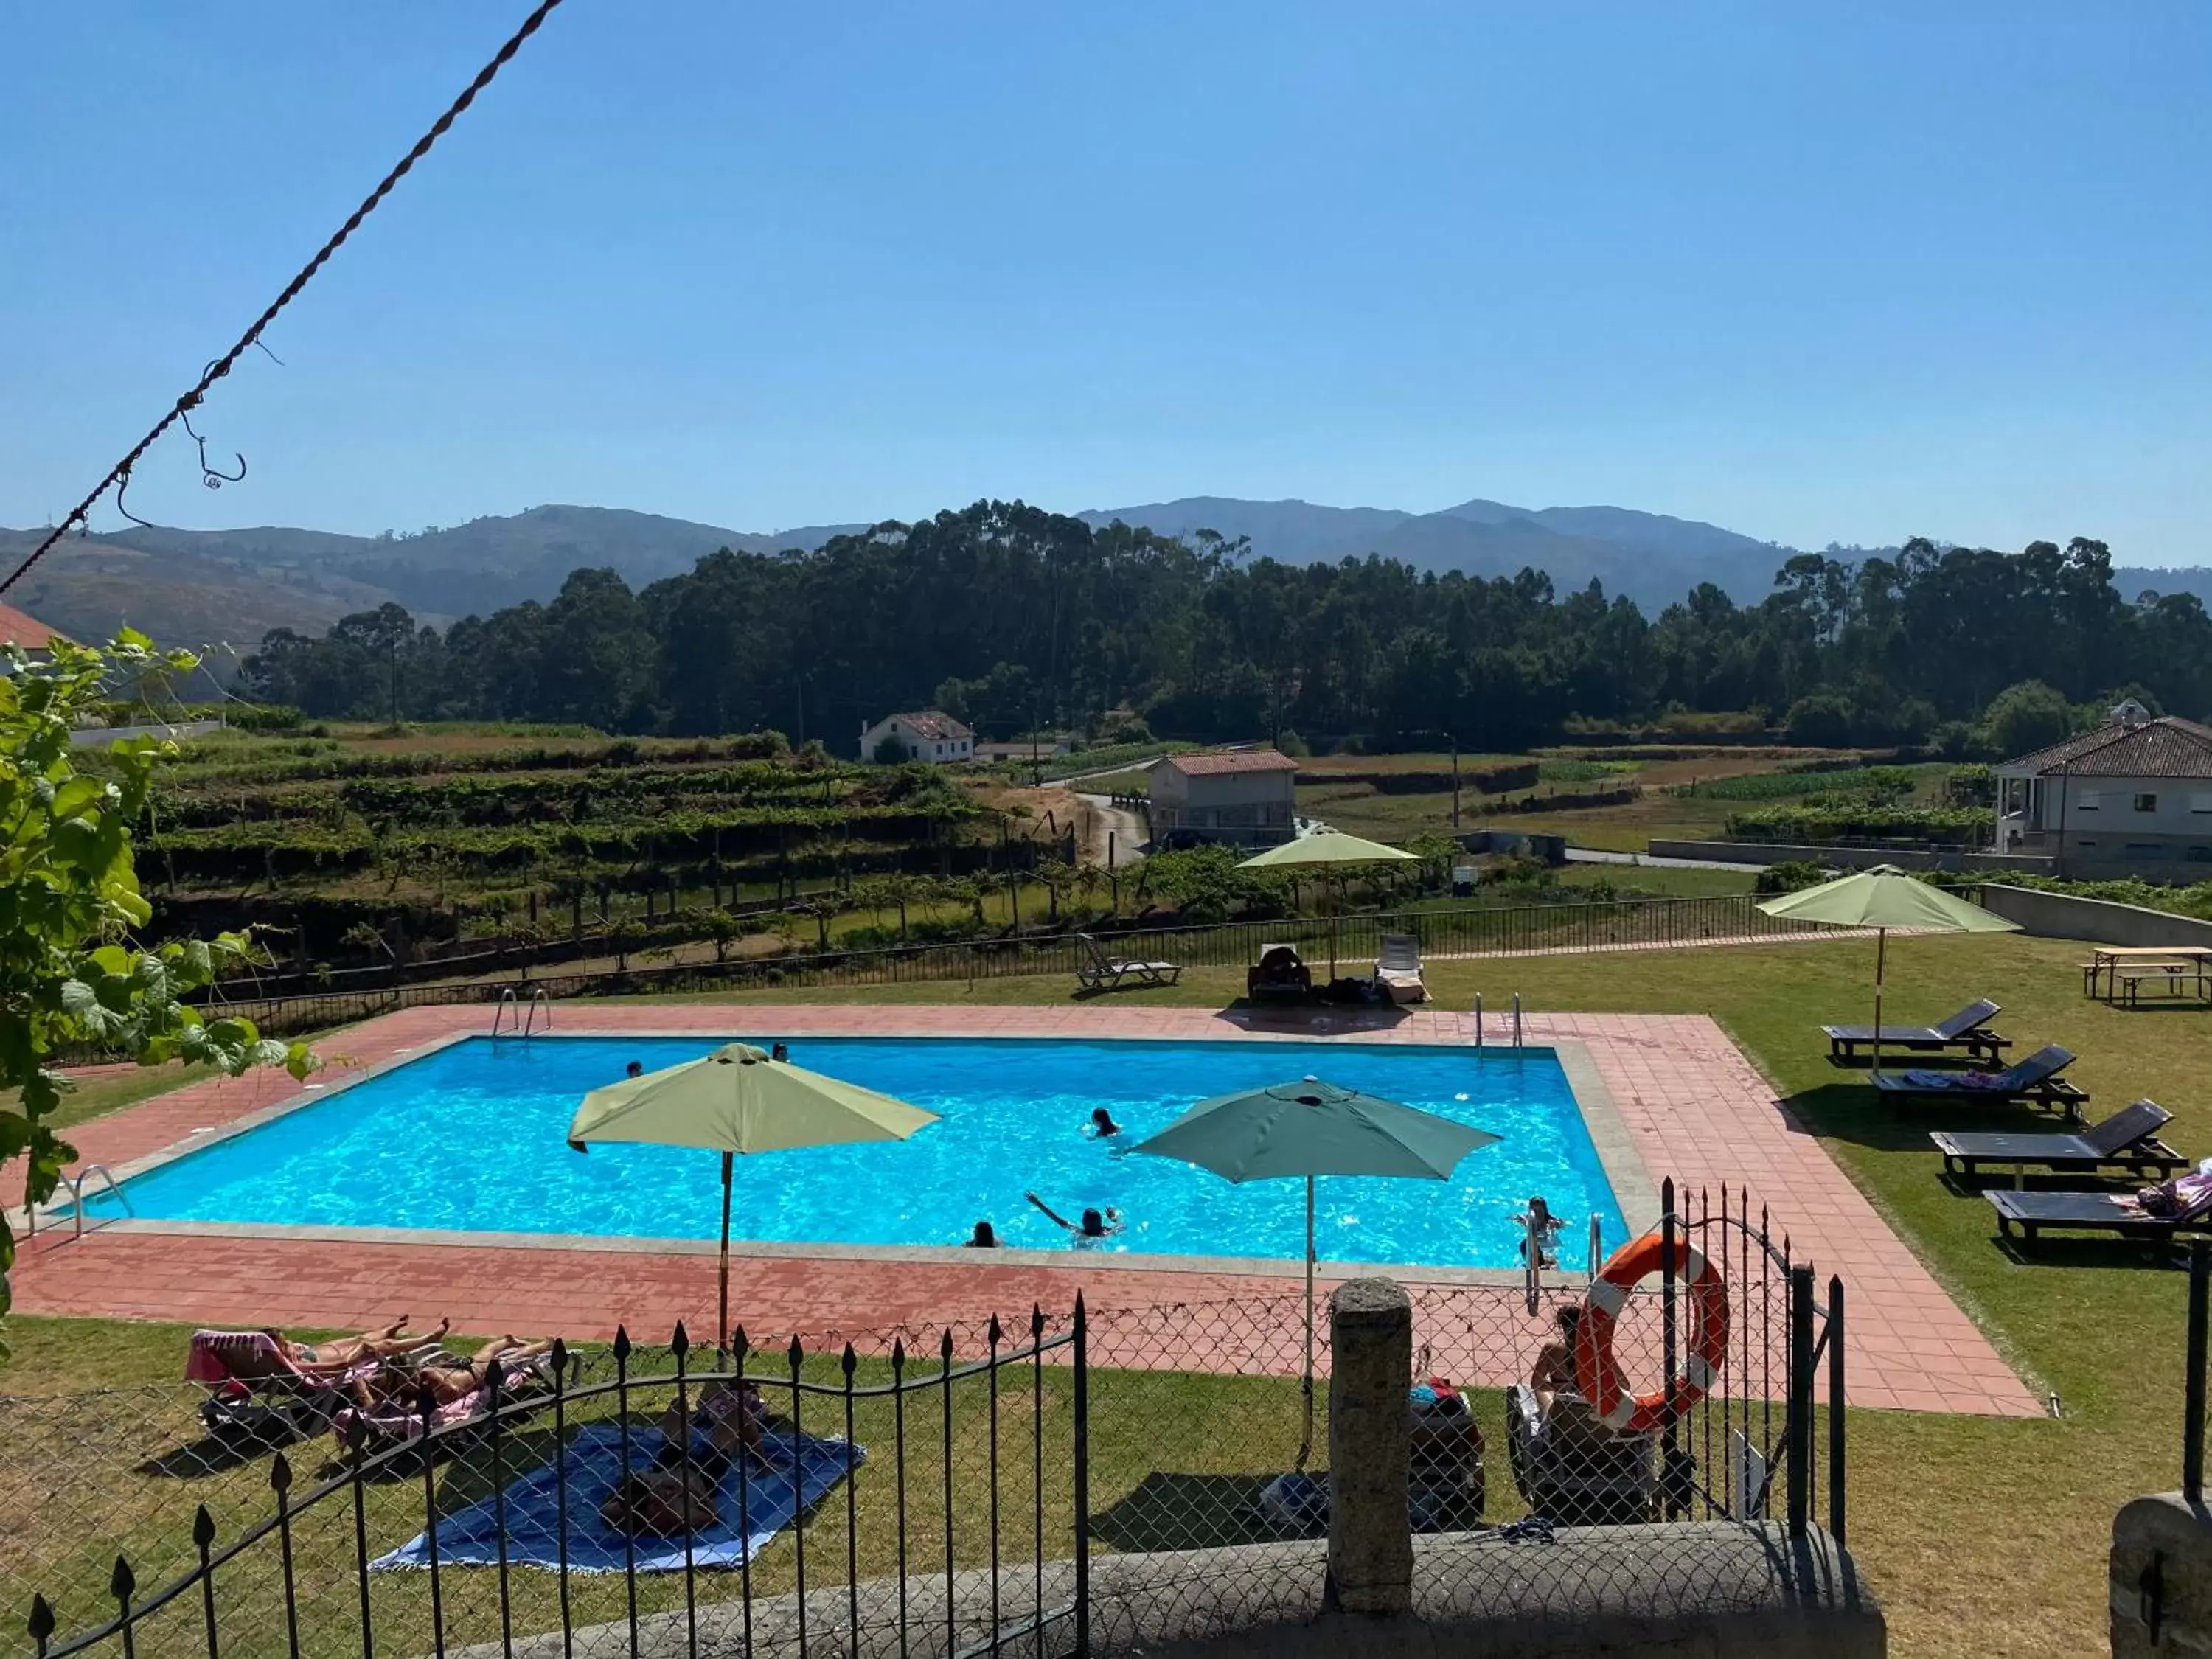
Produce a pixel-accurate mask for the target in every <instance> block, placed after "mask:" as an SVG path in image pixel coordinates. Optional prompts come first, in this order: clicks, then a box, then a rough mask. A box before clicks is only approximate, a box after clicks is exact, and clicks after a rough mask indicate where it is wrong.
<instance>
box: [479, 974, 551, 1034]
mask: <svg viewBox="0 0 2212 1659" xmlns="http://www.w3.org/2000/svg"><path fill="white" fill-rule="evenodd" d="M538 994H539V995H540V996H543V995H544V992H542V991H541V992H539V993H538ZM510 1012H511V1013H513V1015H514V1024H518V1025H519V1024H521V1020H522V1010H521V1009H520V1007H518V1006H515V1000H514V987H513V986H512V985H510V986H508V987H507V988H506V989H505V990H503V991H501V993H500V994H499V1003H498V1006H495V1008H493V1010H492V1011H491V1034H492V1035H493V1036H498V1035H499V1023H500V1021H501V1020H502V1019H504V1018H506V1017H507V1015H508V1014H509V1013H510Z"/></svg>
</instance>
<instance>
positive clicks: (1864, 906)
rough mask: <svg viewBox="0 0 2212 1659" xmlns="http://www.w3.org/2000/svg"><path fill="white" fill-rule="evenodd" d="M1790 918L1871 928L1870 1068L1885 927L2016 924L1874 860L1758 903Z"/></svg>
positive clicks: (1877, 1048) (1968, 928)
mask: <svg viewBox="0 0 2212 1659" xmlns="http://www.w3.org/2000/svg"><path fill="white" fill-rule="evenodd" d="M1759 908H1760V909H1762V910H1764V911H1765V913H1766V914H1767V915H1770V916H1778V917H1781V918H1783V919H1784V920H1785V921H1823V922H1826V923H1827V924H1828V925H1829V926H1830V927H1871V928H1873V929H1874V930H1875V931H1874V1066H1873V1070H1874V1071H1875V1073H1880V1072H1881V977H1882V968H1883V962H1884V958H1885V957H1886V956H1887V951H1888V944H1889V930H1890V929H1891V928H1893V927H1905V928H1911V929H1912V930H1913V931H1914V932H1916V933H2014V932H2016V931H2018V927H2019V924H2018V923H2016V922H2010V921H2006V920H2005V919H2004V918H2003V917H2002V916H1993V915H1990V913H1989V912H1988V911H1986V910H1984V909H1983V908H1982V907H1981V906H1980V905H1978V904H1969V903H1967V902H1966V900H1964V899H1962V898H1959V897H1957V896H1954V895H1953V894H1950V893H1947V892H1945V891H1944V890H1942V888H1940V887H1936V886H1934V885H1931V884H1929V883H1928V882H1924V881H1920V880H1917V879H1916V878H1913V877H1911V876H1909V875H1907V874H1905V872H1904V871H1902V870H1900V869H1899V868H1898V867H1897V866H1895V865H1893V864H1877V865H1875V866H1874V867H1873V868H1872V869H1870V870H1860V871H1856V872H1853V873H1852V874H1850V875H1848V876H1839V877H1838V878H1836V879H1835V880H1833V881H1828V882H1823V883H1821V884H1820V885H1819V886H1818V887H1807V888H1803V889H1802V890H1799V891H1797V892H1795V893H1785V894H1784V895H1783V896H1781V897H1780V898H1774V899H1769V900H1767V901H1766V902H1765V903H1764V904H1762V905H1760V906H1759Z"/></svg>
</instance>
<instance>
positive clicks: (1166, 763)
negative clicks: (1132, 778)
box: [1148, 749, 1298, 847]
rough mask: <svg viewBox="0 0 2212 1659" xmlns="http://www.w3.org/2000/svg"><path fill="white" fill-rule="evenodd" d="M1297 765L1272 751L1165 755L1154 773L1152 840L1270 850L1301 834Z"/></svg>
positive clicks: (1152, 785)
mask: <svg viewBox="0 0 2212 1659" xmlns="http://www.w3.org/2000/svg"><path fill="white" fill-rule="evenodd" d="M1297 775H1298V763H1297V762H1296V761H1294V760H1292V759H1291V757H1289V756H1287V755H1279V754H1277V753H1276V752H1275V751H1274V750H1272V749H1246V750H1237V751H1236V752H1235V753H1233V754H1226V755H1163V756H1162V757H1160V758H1159V759H1158V760H1156V761H1154V762H1153V763H1152V767H1151V769H1150V772H1149V775H1148V776H1149V785H1150V789H1149V793H1150V794H1151V798H1152V839H1153V841H1154V842H1158V843H1161V844H1169V843H1170V842H1174V841H1183V840H1193V841H1231V842H1240V843H1243V844H1244V845H1248V846H1254V847H1269V846H1273V844H1274V843H1275V842H1284V841H1288V840H1289V839H1290V838H1291V836H1292V835H1293V834H1294V833H1295V832H1296V829H1297V789H1296V784H1297Z"/></svg>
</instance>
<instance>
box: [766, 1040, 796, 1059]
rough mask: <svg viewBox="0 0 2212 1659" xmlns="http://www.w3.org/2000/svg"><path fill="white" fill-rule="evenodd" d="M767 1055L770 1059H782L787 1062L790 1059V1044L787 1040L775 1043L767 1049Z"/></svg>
mask: <svg viewBox="0 0 2212 1659" xmlns="http://www.w3.org/2000/svg"><path fill="white" fill-rule="evenodd" d="M768 1057H769V1059H770V1060H782V1061H784V1062H785V1063H787V1064H788V1063H789V1061H790V1060H791V1045H790V1044H789V1043H787V1042H779V1043H777V1044H776V1045H775V1047H774V1048H771V1049H769V1051H768Z"/></svg>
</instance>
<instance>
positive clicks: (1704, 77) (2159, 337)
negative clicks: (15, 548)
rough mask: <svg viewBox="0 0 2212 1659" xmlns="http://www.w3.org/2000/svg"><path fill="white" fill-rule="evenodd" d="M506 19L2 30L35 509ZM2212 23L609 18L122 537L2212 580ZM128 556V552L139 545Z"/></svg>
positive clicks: (1956, 12) (2137, 2) (470, 136)
mask: <svg viewBox="0 0 2212 1659" xmlns="http://www.w3.org/2000/svg"><path fill="white" fill-rule="evenodd" d="M522 9H523V7H522V5H521V4H520V0H516V3H506V4H493V3H489V0H482V3H465V4H464V3H459V0H441V3H430V0H380V3H378V4H375V5H353V6H343V7H340V6H323V5H301V4H297V3H283V4H279V3H274V0H217V3H216V4H213V5H182V4H177V3H173V0H81V3H70V4H46V5H20V6H12V7H9V8H8V9H7V11H6V14H5V15H4V18H0V61H4V62H5V63H6V64H7V65H8V73H7V82H8V86H7V96H6V98H5V99H4V100H0V157H4V158H5V159H4V164H0V340H4V343H5V357H4V361H0V523H5V524H15V525H25V524H35V523H42V522H45V521H46V520H47V518H48V517H49V515H51V514H54V513H59V512H61V511H63V510H64V509H65V508H66V507H68V506H69V505H70V503H72V502H74V501H76V498H77V497H78V496H79V495H82V492H83V490H84V489H86V488H87V487H88V485H89V484H90V483H91V481H92V480H93V479H94V478H95V477H97V476H98V475H99V474H100V472H101V471H104V470H105V469H106V466H107V465H108V464H109V463H110V462H111V461H112V460H113V459H114V458H115V457H116V456H117V455H118V454H119V453H121V451H122V449H123V447H125V445H126V444H127V443H128V442H129V441H131V439H133V438H135V437H136V436H137V434H138V433H139V432H141V431H142V430H143V429H144V428H145V427H146V426H147V425H148V424H149V422H150V421H151V420H152V418H153V417H154V416H155V413H156V412H158V410H160V409H161V407H163V406H164V405H165V404H167V402H168V401H169V400H170V399H171V398H173V397H174V395H175V394H176V392H178V391H179V390H181V389H182V387H183V386H185V385H186V384H188V383H189V382H190V380H191V378H192V376H193V375H194V374H196V373H197V369H198V368H199V365H200V364H201V363H202V362H204V360H205V359H206V358H208V357H209V356H212V355H213V354H214V353H215V352H216V350H217V349H220V347H221V346H222V345H224V344H227V343H228V341H229V340H230V339H231V338H232V337H234V335H235V333H236V331H238V329H239V328H240V327H241V326H243V325H244V323H245V321H246V319H248V318H250V317H251V316H252V314H253V313H255V312H257V311H258V309H259V308H260V307H261V306H262V304H263V303H264V301H266V299H267V298H268V297H269V296H270V295H272V294H273V293H274V292H275V290H276V287H277V286H278V285H279V284H280V283H282V281H283V278H284V277H285V276H288V275H289V273H290V271H291V270H293V269H294V268H295V266H296V265H297V264H298V263H299V262H300V261H301V258H304V256H305V254H306V253H307V252H308V251H309V250H311V249H312V248H313V246H314V245H315V244H316V243H317V242H318V241H319V240H320V239H321V237H322V236H323V235H324V234H325V233H326V232H327V230H328V229H329V228H331V226H333V225H334V224H335V223H336V222H337V220H338V219H339V218H340V217H341V216H343V213H344V211H345V210H346V209H347V208H349V206H350V205H351V204H353V203H354V201H355V200H356V199H357V198H358V197H359V196H360V195H361V194H362V192H363V191H365V189H366V188H367V187H368V185H369V184H370V183H371V182H373V181H374V179H375V178H376V177H377V176H378V175H379V174H380V173H381V172H382V171H383V169H384V168H385V167H386V166H387V165H388V164H389V163H390V162H391V161H392V160H394V159H395V158H396V157H397V155H398V154H399V152H400V151H401V150H402V149H404V147H405V145H406V144H407V143H409V142H410V141H411V139H412V138H413V137H414V136H415V134H416V132H417V131H419V130H420V129H421V127H422V126H423V125H425V124H426V123H427V121H428V118H429V117H430V116H431V115H432V114H434V113H435V112H436V111H437V110H438V109H439V108H441V106H443V105H444V103H445V102H446V100H447V99H448V98H449V97H451V96H452V94H453V92H454V91H455V90H457V89H458V88H459V85H460V84H461V83H462V82H464V81H465V78H466V77H467V76H468V75H469V74H470V73H471V72H472V71H473V70H474V69H475V67H476V66H477V64H478V62H479V61H480V60H481V59H482V58H483V57H484V56H486V55H487V54H488V52H489V49H490V48H491V46H494V45H495V44H496V42H497V41H498V40H500V39H501V37H502V36H503V35H504V34H505V33H506V32H507V28H508V27H510V25H511V23H512V22H513V21H514V19H516V18H517V17H519V16H520V12H521V10H522ZM2208 89H2212V6H2207V5H2205V4H2204V3H2203V0H2130V3H2128V4H2126V5H2123V6H2109V7H2108V6H2098V5H2089V4H2082V3H2080V0H2069V3H2057V4H2045V3H2022V0H1979V3H1966V0H1955V3H1944V4H1940V5H1929V4H1927V3H1924V0H1899V3H1866V0H1854V3H1851V4H1849V5H1833V6H1823V7H1812V6H1798V5H1777V4H1774V3H1772V0H1744V3H1728V4H1721V3H1711V4H1709V3H1702V0H1684V3H1680V4H1666V5H1655V4H1652V3H1650V0H1623V3H1571V0H1559V3H1546V4H1541V5H1529V4H1522V3H1514V4H1503V3H1474V0H1439V3H1434V4H1415V3H1384V4H1379V5H1352V4H1349V3H1345V4H1331V5H1323V4H1316V3H1304V0H1195V3H1194V0H1173V3H1153V0H1115V3H1113V4H1110V5H1109V4H1091V5H1082V6H1076V5H1060V4H1044V5H1038V4H1036V3H1034V0H1030V3H1012V0H1007V3H998V0H961V3H957V4H937V5H920V4H910V5H903V6H896V7H893V6H889V5H883V4H878V3H872V0H859V3H854V4H848V5H841V6H788V5H785V6H770V5H763V4H758V3H734V4H724V3H710V0H665V3H652V4H641V3H633V0H568V4H567V5H566V6H564V7H563V8H562V10H561V11H559V12H557V13H556V14H555V15H554V17H553V19H552V20H551V21H550V23H549V24H548V25H547V27H546V28H545V30H544V33H542V34H541V35H540V36H539V37H538V40H535V41H534V42H532V45H531V46H529V47H527V48H526V50H525V52H524V53H523V55H522V57H521V58H520V59H519V60H518V61H517V62H516V63H515V64H513V67H512V68H511V69H510V70H508V72H507V76H504V77H502V79H501V82H500V83H499V84H498V85H497V86H495V88H493V89H492V91H491V92H490V93H489V94H487V96H486V98H485V99H484V100H483V101H481V102H480V103H479V104H478V106H477V108H476V109H475V110H474V111H473V112H471V115H470V116H469V117H468V118H465V120H464V122H463V123H462V125H460V126H459V128H458V129H457V130H456V131H454V132H453V135H452V136H451V137H449V138H448V139H447V143H445V144H444V145H443V146H441V149H440V150H439V151H438V153H437V154H436V155H434V156H433V157H432V158H431V160H430V161H429V162H428V163H427V164H426V166H425V167H423V168H422V170H420V171H419V172H418V173H417V174H416V176H415V177H414V178H413V179H410V181H409V182H408V183H407V184H406V185H404V186H403V187H402V188H401V190H400V191H399V193H398V195H397V197H394V199H393V200H392V203H391V204H389V205H388V206H387V207H386V210H384V211H383V212H381V213H380V214H379V215H378V216H377V217H376V218H374V220H372V221H371V222H370V224H369V226H368V228H367V229H366V231H365V232H364V233H363V234H362V236H361V238H360V239H359V240H357V241H356V243H355V244H354V245H353V246H350V247H349V249H347V250H346V252H344V253H343V255H342V256H341V257H340V258H339V259H338V260H337V262H336V263H335V264H333V265H332V266H331V268H330V269H329V270H328V271H327V272H326V273H325V276H324V278H323V279H322V280H320V281H319V282H318V283H317V284H316V285H315V286H314V287H313V288H312V289H310V290H309V291H308V293H307V296H306V297H305V299H304V300H303V301H301V303H300V304H299V305H297V306H296V307H295V308H294V310H293V311H291V312H290V313H288V315H287V316H286V318H285V319H283V321H281V322H280V323H279V325H277V326H276V329H275V330H274V331H272V333H271V335H270V344H271V345H272V346H273V347H274V348H275V349H276V352H277V354H278V355H279V356H282V357H283V359H284V360H285V362H286V364H287V365H288V366H287V367H285V368H277V367H276V365H275V364H273V363H270V362H267V361H265V360H259V359H253V360H249V361H248V362H246V364H245V366H244V367H243V368H242V369H241V370H240V372H239V373H238V374H234V375H233V376H232V377H231V379H230V380H229V381H228V382H227V383H226V384H225V385H223V386H222V387H221V388H220V389H219V390H218V392H217V393H216V397H215V398H214V399H213V400H212V402H211V404H210V409H209V410H208V412H207V418H206V429H208V430H209V431H210V433H211V435H212V436H213V438H214V441H215V446H216V447H217V448H218V449H221V450H224V451H228V450H229V449H232V448H237V449H243V450H244V451H245V452H246V454H247V456H248V458H249V459H250V461H251V462H252V474H251V476H250V477H249V479H248V481H247V482H246V483H243V484H241V485H239V486H236V487H234V488H232V489H226V490H224V491H222V493H221V494H220V495H214V494H210V493H209V492H207V491H204V490H203V489H201V488H200V487H199V484H198V482H197V471H195V469H193V468H192V467H191V465H190V456H189V445H183V444H180V443H178V442H173V443H172V444H170V445H168V446H166V447H164V449H163V450H162V451H161V452H160V453H158V454H157V456H156V457H155V459H153V460H151V461H149V463H148V464H147V465H146V466H144V467H143V468H142V470H141V473H140V480H139V483H138V484H137V486H136V487H135V488H134V489H133V493H132V501H133V505H134V506H137V507H138V508H139V510H140V511H142V512H143V513H147V514H148V515H149V516H151V517H155V518H158V519H161V520H164V521H167V522H172V523H180V524H186V525H208V526H213V525H237V524H255V523H294V524H307V525H313V526H325V527H328V528H332V529H344V530H353V531H368V532H374V531H376V530H380V529H382V528H384V527H386V526H396V527H403V528H404V527H410V526H421V525H423V524H426V523H439V524H446V523H453V522H455V521H457V520H462V519H466V518H470V517H473V516H476V515H477V514H479V513H505V512H513V511H515V510H518V509H520V508H521V507H526V506H530V505H532V504H534V503H537V502H540V501H578V502H586V503H593V504H599V505H606V506H623V507H641V508H645V509H647V510H652V511H658V512H664V513H673V514H677V515H678V516H682V517H686V518H695V519H702V520H708V521H710V522H714V523H718V524H723V525H728V526H736V527H739V528H747V529H769V528H778V527H783V526H792V525H797V524H803V523H808V522H816V521H821V520H844V519H868V518H874V517H878V516H895V517H912V516H915V515H918V514H921V513H927V512H930V511H933V510H934V509H936V508H937V507H940V506H947V505H957V504H959V503H963V502H965V501H969V500H972V499H974V498H975V497H976V496H979V495H1006V496H1013V495H1019V496H1022V497H1024V498H1026V499H1028V500H1030V501H1036V502H1039V503H1041V504H1042V505H1045V506H1048V507H1057V508H1062V509H1073V508H1079V507H1095V506H1112V505H1120V504H1123V503H1127V502H1135V501H1151V500H1157V499H1161V498H1164V497H1170V496H1174V495H1187V494H1198V493H1206V494H1221V495H1251V496H1268V497H1273V496H1285V495H1297V496H1303V497H1304V498H1306V499H1308V500H1310V501H1328V502H1333V503H1338V504H1345V505H1354V504H1365V505H1376V506H1398V507H1412V508H1417V509H1432V508H1435V507H1443V506H1445V505H1448V504H1449V503H1452V502H1454V501H1460V500H1462V499H1464V498H1466V497H1468V496H1471V495H1487V496H1492V497H1495V498H1498V499H1501V500H1504V501H1514V502H1517V503H1521V504H1523V505H1528V506H1546V505H1551V504H1556V503H1575V504H1579V503H1585V502H1596V501H1604V502H1613V503H1618V504H1621V505H1626V506H1633V507H1646V508H1650V509H1655V510H1658V511H1663V512H1671V513H1680V514H1683V515H1685V516H1690V517H1696V518H1705V519H1711V520H1716V521H1717V522H1720V523H1723V524H1726V525H1729V526H1732V527H1734V528H1737V529H1741V530H1743V531H1745V532H1750V533H1753V534H1756V535H1760V536H1765V537H1771V538H1776V539H1780V540H1785V541H1790V542H1794V543H1796V544H1805V545H1818V544H1823V543H1826V542H1827V541H1828V540H1830V539H1840V540H1844V541H1862V542H1868V543H1875V542H1885V541H1892V540H1894V539H1896V538H1899V537H1902V536H1905V535H1907V534H1911V533H1915V532H1921V533H1927V534H1931V535H1935V536H1938V537H1948V538H1955V539H1960V540H1970V541H1974V542H1979V543H1986V544H1996V545H2000V546H2017V545H2019V544H2021V543H2022V542H2024V541H2026V540H2027V539H2029V538H2033V537H2035V536H2039V535H2047V536H2052V537H2057V538H2064V537H2066V536H2068V535H2070V534H2075V533H2087V534H2095V535H2100V536H2103V537H2105V538H2108V539H2109V540H2111V541H2112V543H2113V544H2114V547H2115V550H2116V551H2117V552H2118V554H2119V555H2120V556H2122V557H2123V558H2124V560H2126V561H2127V562H2143V563H2160V562H2212V536H2208V534H2207V533H2206V532H2207V527H2208V513H2207V507H2208V505H2209V504H2212V483H2208V479H2212V466H2208V461H2212V397H2208V387H2212V374H2209V373H2208V371H2212V143H2208V140H2212V97H2208ZM99 522H100V524H102V525H113V524H115V523H118V520H116V519H115V517H114V515H113V514H112V512H111V513H104V514H103V515H102V517H101V519H100V520H99Z"/></svg>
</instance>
